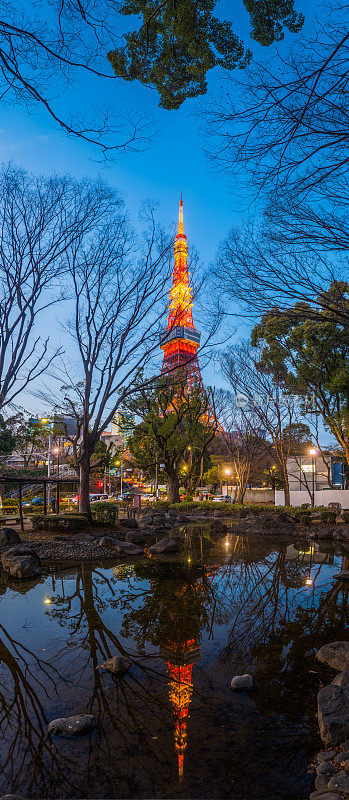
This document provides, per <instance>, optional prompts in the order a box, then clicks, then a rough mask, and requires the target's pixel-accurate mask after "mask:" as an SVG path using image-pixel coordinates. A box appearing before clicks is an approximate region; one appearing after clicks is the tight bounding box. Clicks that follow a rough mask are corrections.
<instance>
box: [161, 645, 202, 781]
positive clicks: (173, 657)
mask: <svg viewBox="0 0 349 800" xmlns="http://www.w3.org/2000/svg"><path fill="white" fill-rule="evenodd" d="M167 653H168V661H167V669H168V674H169V698H170V703H171V705H172V713H173V720H174V742H175V749H176V753H177V758H178V776H179V783H180V786H181V787H182V785H183V772H184V752H185V749H186V747H187V743H188V742H187V738H188V732H187V721H188V717H189V706H190V703H191V698H192V693H193V683H192V675H193V666H194V663H195V661H196V659H197V658H198V656H199V648H198V647H197V642H196V640H195V639H189V640H188V641H187V642H169V643H168V648H167ZM162 654H163V655H164V656H165V657H166V652H165V651H164V650H163V651H162Z"/></svg>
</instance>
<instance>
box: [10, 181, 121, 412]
mask: <svg viewBox="0 0 349 800" xmlns="http://www.w3.org/2000/svg"><path fill="white" fill-rule="evenodd" d="M111 201H112V194H111V192H110V191H109V190H108V189H107V188H106V187H105V186H103V185H102V184H99V183H95V184H89V185H88V184H86V183H84V182H81V183H80V184H79V183H76V182H74V181H72V180H71V179H70V178H67V177H66V178H57V177H53V178H49V179H46V178H40V177H39V178H33V177H31V176H29V175H28V174H27V173H26V172H24V171H23V170H21V169H16V168H14V167H12V166H9V167H7V168H5V169H4V170H3V172H2V173H1V176H0V407H4V406H5V405H8V404H9V403H12V402H13V401H14V400H15V398H17V397H18V395H19V393H20V392H22V391H23V390H24V389H26V388H27V387H28V386H29V385H30V384H31V383H32V382H33V381H35V380H36V379H37V378H38V377H39V376H40V375H42V374H43V372H44V371H45V370H46V369H47V368H48V366H49V365H50V364H52V361H53V360H54V358H55V356H56V355H57V353H58V350H57V349H53V350H50V348H49V338H48V337H47V338H45V339H43V338H42V337H41V336H40V335H39V334H38V333H37V329H36V323H37V321H38V317H39V316H40V315H41V314H42V312H43V311H45V310H47V309H49V308H50V307H51V306H52V305H53V304H54V303H55V302H56V301H57V299H58V298H59V297H60V296H62V291H61V286H60V281H61V276H62V275H63V274H64V272H65V270H66V269H67V267H68V260H67V251H68V248H69V247H71V246H72V244H73V242H74V243H76V242H77V241H79V240H80V238H81V236H83V235H85V236H87V234H88V231H89V230H90V228H91V225H92V223H93V224H95V222H96V220H98V219H99V217H100V216H101V215H103V212H104V211H105V208H106V207H109V205H110V203H111Z"/></svg>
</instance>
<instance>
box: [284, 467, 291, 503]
mask: <svg viewBox="0 0 349 800" xmlns="http://www.w3.org/2000/svg"><path fill="white" fill-rule="evenodd" d="M284 492H285V506H290V505H291V500H290V484H289V482H288V475H287V471H285V473H284Z"/></svg>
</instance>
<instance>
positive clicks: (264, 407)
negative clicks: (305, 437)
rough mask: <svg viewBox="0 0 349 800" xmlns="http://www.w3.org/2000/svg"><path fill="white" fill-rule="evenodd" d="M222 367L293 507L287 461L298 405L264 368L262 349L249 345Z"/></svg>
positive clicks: (235, 349)
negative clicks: (273, 464)
mask: <svg viewBox="0 0 349 800" xmlns="http://www.w3.org/2000/svg"><path fill="white" fill-rule="evenodd" d="M222 366H223V373H224V374H225V376H226V377H227V379H228V381H229V383H230V386H231V387H232V389H233V392H234V394H235V397H236V403H237V406H238V407H240V411H241V416H242V418H245V420H246V423H247V422H248V426H249V431H250V434H249V435H251V434H252V433H253V434H254V435H255V436H256V437H257V438H260V439H261V438H263V440H264V446H265V448H266V449H267V451H268V452H269V453H270V454H271V455H272V456H273V460H274V462H275V464H276V465H277V466H278V467H279V470H280V474H281V475H282V480H283V484H284V489H285V504H286V505H290V489H289V480H288V471H287V459H288V458H289V456H290V454H291V453H292V447H293V439H292V425H293V424H294V423H295V422H296V421H298V418H299V411H298V408H297V405H296V404H295V403H294V401H293V398H292V397H289V396H287V395H284V394H283V392H282V388H283V385H282V383H281V381H280V382H278V380H277V376H275V374H273V375H271V374H270V372H268V370H267V369H265V368H263V366H262V365H261V363H260V352H259V350H258V348H252V347H251V346H250V345H249V343H248V342H241V343H240V344H238V345H236V346H235V347H233V348H232V349H231V350H230V351H228V353H226V354H225V356H224V359H223V360H222Z"/></svg>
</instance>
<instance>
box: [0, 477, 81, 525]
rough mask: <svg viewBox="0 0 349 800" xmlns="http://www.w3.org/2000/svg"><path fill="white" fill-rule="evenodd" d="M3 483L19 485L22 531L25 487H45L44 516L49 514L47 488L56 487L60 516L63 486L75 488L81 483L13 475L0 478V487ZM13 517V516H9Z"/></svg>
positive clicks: (73, 480) (57, 506)
mask: <svg viewBox="0 0 349 800" xmlns="http://www.w3.org/2000/svg"><path fill="white" fill-rule="evenodd" d="M2 483H12V484H15V485H18V505H19V518H20V523H21V529H22V530H23V505H22V488H23V485H25V486H27V485H28V483H30V484H33V485H35V486H38V485H39V486H43V497H44V514H47V486H55V487H56V511H55V513H56V514H59V502H60V497H59V492H60V487H61V486H67V485H68V486H69V485H71V484H75V486H76V485H77V484H78V483H79V478H15V477H13V476H12V475H1V476H0V485H1V484H2ZM8 516H11V515H8Z"/></svg>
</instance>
